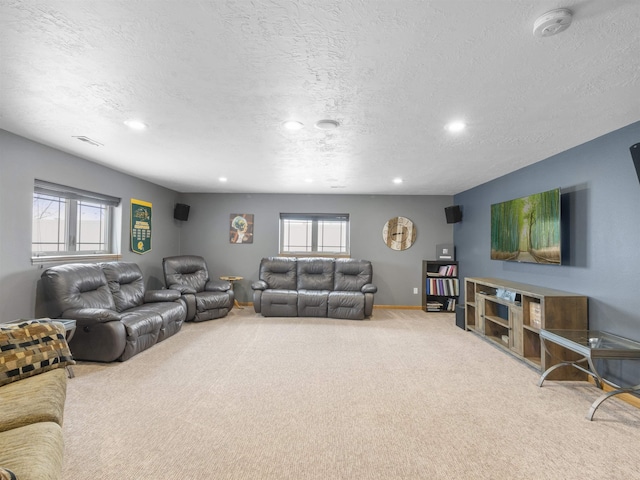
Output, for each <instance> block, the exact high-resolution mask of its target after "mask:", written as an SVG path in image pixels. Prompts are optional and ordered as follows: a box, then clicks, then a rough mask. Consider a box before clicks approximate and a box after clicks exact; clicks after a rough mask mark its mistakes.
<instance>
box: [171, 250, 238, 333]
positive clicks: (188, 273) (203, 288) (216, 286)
mask: <svg viewBox="0 0 640 480" xmlns="http://www.w3.org/2000/svg"><path fill="white" fill-rule="evenodd" d="M162 270H163V271H164V281H165V283H166V285H167V288H170V289H172V290H177V291H179V292H180V294H181V295H182V297H181V298H182V300H183V301H184V302H185V304H186V306H187V321H194V322H202V321H204V320H212V319H214V318H221V317H224V316H225V315H227V313H229V311H231V309H232V308H233V300H234V298H235V296H234V294H233V286H232V285H231V282H228V281H226V280H213V279H211V278H209V269H208V268H207V262H205V260H204V258H203V257H199V256H197V255H178V256H175V257H166V258H164V259H163V260H162Z"/></svg>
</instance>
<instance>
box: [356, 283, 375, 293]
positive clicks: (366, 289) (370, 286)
mask: <svg viewBox="0 0 640 480" xmlns="http://www.w3.org/2000/svg"><path fill="white" fill-rule="evenodd" d="M360 291H361V292H362V293H376V292H377V291H378V287H376V286H375V285H374V284H373V283H367V284H366V285H363V286H362V288H361V289H360Z"/></svg>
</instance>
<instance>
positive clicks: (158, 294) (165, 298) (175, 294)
mask: <svg viewBox="0 0 640 480" xmlns="http://www.w3.org/2000/svg"><path fill="white" fill-rule="evenodd" d="M179 298H180V292H179V291H178V290H147V291H146V292H144V303H153V302H174V301H176V300H178V299H179Z"/></svg>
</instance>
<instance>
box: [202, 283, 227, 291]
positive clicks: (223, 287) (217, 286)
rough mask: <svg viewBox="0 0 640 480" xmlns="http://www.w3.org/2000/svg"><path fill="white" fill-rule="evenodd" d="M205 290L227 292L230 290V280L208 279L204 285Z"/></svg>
mask: <svg viewBox="0 0 640 480" xmlns="http://www.w3.org/2000/svg"><path fill="white" fill-rule="evenodd" d="M204 290H205V291H206V292H228V291H229V290H231V282H229V281H227V280H209V281H208V282H207V283H206V284H205V286H204Z"/></svg>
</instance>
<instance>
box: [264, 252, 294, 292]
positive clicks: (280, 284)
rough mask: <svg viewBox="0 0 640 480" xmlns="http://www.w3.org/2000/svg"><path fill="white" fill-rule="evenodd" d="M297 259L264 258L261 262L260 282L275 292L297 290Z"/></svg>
mask: <svg viewBox="0 0 640 480" xmlns="http://www.w3.org/2000/svg"><path fill="white" fill-rule="evenodd" d="M296 270H297V267H296V259H295V258H289V257H269V258H263V259H262V261H261V262H260V273H259V278H260V280H264V281H265V282H267V285H268V286H269V288H271V289H274V290H296V289H297V288H298V284H297V281H296V276H297V275H296Z"/></svg>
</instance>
